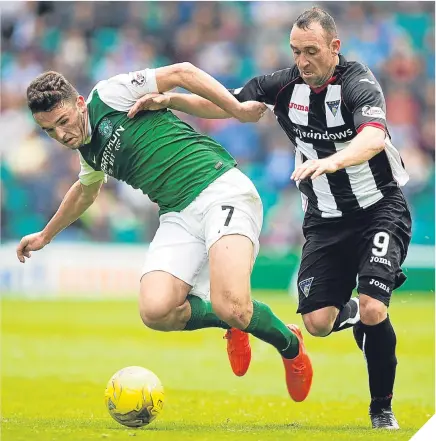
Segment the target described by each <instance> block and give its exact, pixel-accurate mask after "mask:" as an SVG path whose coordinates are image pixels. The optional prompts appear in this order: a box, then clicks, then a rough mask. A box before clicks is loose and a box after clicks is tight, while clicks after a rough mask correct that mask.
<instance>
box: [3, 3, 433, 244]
mask: <svg viewBox="0 0 436 441" xmlns="http://www.w3.org/2000/svg"><path fill="white" fill-rule="evenodd" d="M309 5H311V4H310V3H293V2H285V3H283V2H280V4H275V3H274V2H273V3H271V2H199V3H197V2H127V3H123V2H111V3H108V2H98V3H96V2H7V3H5V4H2V16H1V25H2V26H1V32H2V64H1V74H2V112H1V114H0V130H1V134H2V141H3V142H2V144H1V149H2V150H3V152H4V151H5V150H8V151H11V150H12V151H24V150H22V149H23V148H24V149H26V148H27V147H25V146H26V144H27V145H28V142H29V138H28V137H29V136H31V137H32V136H34V135H30V133H31V131H32V129H31V127H32V121H31V120H29V117H28V115H27V109H26V107H25V101H24V93H23V91H24V90H25V89H26V87H27V86H28V83H29V82H30V78H33V77H35V76H36V75H37V74H39V73H41V72H43V71H44V70H49V69H56V70H60V71H62V72H64V73H65V74H68V76H69V77H70V78H71V81H72V82H73V83H75V84H77V85H78V89H79V91H80V92H81V93H84V92H85V91H88V90H89V88H90V87H91V86H92V85H93V83H95V81H99V80H101V79H104V78H107V77H108V76H110V75H112V74H117V73H121V72H124V71H127V70H136V69H138V68H142V67H143V66H144V65H148V66H151V67H152V66H160V65H165V64H170V63H175V62H180V61H191V62H193V63H195V64H197V65H200V66H202V67H203V68H204V69H205V70H206V71H207V72H208V73H210V74H212V75H214V76H216V77H217V78H219V79H220V81H222V82H224V84H225V85H226V86H228V87H229V88H231V87H237V85H239V84H244V83H245V82H246V81H247V80H248V79H249V78H252V77H253V76H256V75H258V74H259V73H268V72H274V71H276V70H279V69H282V68H284V67H287V66H288V65H289V61H290V60H289V58H290V57H289V41H288V38H287V37H286V35H287V32H288V29H289V25H290V23H291V22H292V21H293V19H295V18H296V16H297V13H298V11H299V10H301V9H302V8H305V7H307V6H309ZM323 6H324V7H325V8H326V9H327V10H328V11H330V12H332V13H333V15H334V16H335V17H337V20H336V22H337V25H338V28H339V31H340V33H341V34H342V35H343V37H344V41H345V43H347V44H346V46H344V47H343V48H342V49H343V53H344V55H345V57H346V58H347V59H349V60H352V59H359V60H361V61H363V62H367V63H368V64H370V65H371V67H372V68H373V70H374V73H375V74H376V76H377V77H378V78H379V79H380V83H381V86H382V88H383V89H384V90H385V91H386V100H387V113H388V118H389V121H390V122H391V127H392V136H393V142H394V144H395V145H397V146H398V147H399V148H400V149H401V154H402V155H403V157H404V160H405V163H406V166H407V167H408V168H410V170H409V171H410V174H411V180H410V182H409V185H408V187H406V189H407V192H408V194H407V195H408V198H409V204H410V205H411V208H412V210H413V215H414V219H415V226H416V228H417V229H420V228H422V229H424V228H428V226H429V225H430V226H431V225H432V223H433V225H434V208H433V209H432V208H431V207H432V206H434V205H432V204H434V197H433V195H432V179H433V176H434V166H433V163H434V148H435V147H434V93H435V92H434V65H435V62H434V4H433V3H431V2H401V3H395V2H348V3H341V4H340V6H338V4H336V3H334V2H325V3H323ZM157 54H162V55H163V56H157ZM357 55H358V56H357ZM138 63H139V65H138ZM189 122H190V124H191V125H193V126H195V128H197V129H199V130H202V131H206V132H208V133H210V134H212V135H213V136H219V137H220V139H221V141H222V142H223V143H224V145H225V147H226V148H227V149H229V150H230V151H232V152H233V153H234V154H235V155H236V157H237V159H238V161H239V162H240V164H241V166H242V168H243V169H244V171H246V172H247V173H248V174H249V175H250V177H251V178H252V179H253V181H254V182H255V184H256V186H257V187H258V189H259V192H260V194H261V196H262V198H263V200H264V205H265V210H266V222H265V226H264V233H263V234H264V235H263V238H262V237H261V240H264V242H265V244H268V245H271V246H273V247H277V248H289V247H292V246H298V245H299V243H300V236H299V219H294V217H295V216H297V217H298V216H299V213H298V212H299V208H298V206H299V204H296V203H293V204H292V206H291V207H290V208H288V207H287V206H286V204H287V203H291V201H293V199H294V196H295V195H297V199H298V194H297V190H296V189H295V187H294V186H293V185H292V184H291V183H290V182H288V184H287V185H286V181H285V179H284V176H285V171H286V170H288V169H289V167H292V165H293V156H292V153H289V152H288V153H287V154H286V155H285V156H283V150H282V149H281V142H282V141H281V138H280V136H281V134H280V130H279V129H278V128H273V127H274V126H275V124H274V118H273V117H272V116H268V117H265V118H264V120H263V121H261V123H259V124H257V125H253V126H251V125H239V126H238V128H239V130H238V133H237V135H238V136H237V137H233V136H231V133H232V131H233V132H234V131H235V126H234V124H233V122H231V121H225V122H222V121H211V122H207V123H206V122H204V121H201V120H198V119H196V118H190V119H189ZM266 135H267V136H266ZM272 135H274V136H272ZM37 138H39V135H37ZM269 139H272V140H273V141H268V140H269ZM32 142H36V141H35V140H33V141H32ZM37 143H38V144H39V143H42V144H44V146H45V147H44V148H47V145H48V143H50V140H48V139H45V138H39V139H38V142H37ZM42 144H41V145H42ZM12 147H13V148H12ZM250 149H251V150H252V151H250ZM37 150H38V151H40V148H38V149H37ZM6 155H7V156H5V153H2V158H3V161H2V177H1V179H2V181H3V182H2V184H3V185H2V187H3V188H6V190H3V191H4V197H3V198H2V208H1V209H2V240H3V241H7V240H12V239H17V238H18V237H20V236H22V235H23V234H25V233H27V232H28V231H29V230H31V229H33V228H29V225H28V223H29V220H28V219H26V217H25V214H24V213H22V214H19V211H17V207H16V206H17V205H18V204H19V203H18V201H21V202H20V203H31V204H33V202H34V201H33V200H32V194H33V193H32V187H31V185H30V184H29V183H28V182H27V181H26V179H25V176H23V174H20V173H18V171H17V170H16V169H15V168H14V166H12V168H11V162H10V161H9V160H7V159H6V158H7V157H9V155H8V154H6ZM38 155H39V154H36V153H35V155H33V154H32V155H30V156H29V158H30V161H33V160H34V161H35V164H36V165H37V164H38V163H39V162H38V161H40V159H38ZM66 155H68V152H60V153H59V154H56V155H50V157H49V158H48V159H47V160H46V161H45V162H44V174H40V175H39V177H38V180H41V182H43V183H42V184H41V185H46V180H47V179H48V182H49V183H50V186H51V187H52V188H59V187H63V186H64V185H66V183H67V182H69V183H70V184H71V182H72V181H73V180H74V175H73V174H71V171H68V170H66V169H65V168H62V167H61V164H63V163H68V162H69V161H67V160H66ZM37 185H39V184H37ZM120 188H121V187H120V186H119V185H117V184H116V183H114V182H110V183H109V185H108V186H107V187H106V189H105V192H106V193H108V194H107V196H106V197H105V200H104V202H103V198H101V202H100V201H97V203H96V204H97V205H96V206H95V210H96V213H93V214H92V215H94V216H99V217H100V218H101V225H100V228H99V229H98V231H96V230H94V229H92V228H91V227H90V225H93V222H86V221H83V222H82V223H80V224H78V225H77V226H76V231H77V234H76V235H75V237H77V238H82V239H86V240H96V239H98V240H121V241H123V240H125V241H136V240H151V238H152V237H153V235H154V232H155V226H154V227H152V228H145V227H144V224H147V222H148V219H150V218H154V214H155V207H154V206H153V204H147V203H144V204H142V205H140V204H137V203H136V202H135V196H134V195H133V194H132V195H131V197H126V195H123V198H122V200H123V204H125V206H124V205H123V206H122V207H121V208H120V205H119V202H118V203H115V202H114V201H115V198H114V196H115V195H119V193H120V191H121V189H120ZM278 189H280V192H279V194H278V195H275V193H274V192H275V191H277V190H278ZM120 199H121V198H118V200H120ZM13 201H17V202H13ZM421 201H424V202H421ZM99 204H101V206H100V205H99ZM35 209H36V208H35ZM121 209H122V210H124V211H123V212H125V213H126V218H127V217H129V218H131V217H132V216H134V217H135V216H136V218H137V219H138V220H139V221H138V222H127V221H126V223H125V225H126V226H125V228H126V231H130V232H129V233H126V232H123V233H120V231H118V229H117V228H115V226H114V223H113V222H111V219H113V218H114V216H116V214H117V213H118V210H121ZM38 210H40V211H39V215H38V216H39V217H40V219H41V221H46V220H47V219H48V218H49V217H50V216H51V215H52V214H53V213H52V210H53V207H51V206H50V204H44V203H41V202H38ZM270 212H271V214H269V213H270ZM429 212H431V213H433V214H431V216H430V218H428V213H429ZM28 213H29V210H27V214H28ZM127 213H130V214H129V215H127ZM278 213H279V214H278ZM21 216H22V217H21ZM90 216H91V214H90ZM278 216H281V217H280V219H279V220H278ZM145 219H147V222H145V221H143V220H145ZM421 219H422V221H421ZM32 222H34V221H32ZM38 222H39V221H38ZM270 222H271V224H270ZM279 224H280V225H282V226H283V228H285V229H288V228H289V229H290V230H289V231H288V232H287V233H286V234H276V233H275V232H274V228H278V225H279ZM152 225H154V224H152ZM274 226H275V227H274ZM123 228H124V227H123ZM280 228H281V227H280ZM431 228H432V227H431ZM293 229H295V230H293ZM97 233H98V234H97ZM272 235H275V236H277V237H278V236H279V237H280V238H279V239H277V238H276V239H274V240H271V237H272ZM426 236H428V235H427V234H424V233H422V234H421V232H420V230H417V231H415V232H414V238H415V240H418V241H420V242H423V243H428V242H426V241H428V239H425V237H426ZM65 238H66V239H67V238H70V237H65Z"/></svg>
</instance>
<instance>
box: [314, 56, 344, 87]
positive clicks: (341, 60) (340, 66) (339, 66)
mask: <svg viewBox="0 0 436 441" xmlns="http://www.w3.org/2000/svg"><path fill="white" fill-rule="evenodd" d="M346 66H347V60H346V59H345V57H344V56H343V55H342V54H341V53H340V54H339V63H338V64H337V65H336V67H335V71H334V72H333V76H332V77H331V78H330V79H329V80H327V81H326V82H325V83H324V84H323V85H322V86H319V87H311V86H309V87H310V89H311V90H312V91H313V92H315V93H320V92H322V91H323V90H324V89H325V88H326V87H327V86H328V85H329V84H331V83H333V81H335V80H336V78H337V77H338V74H340V73H341V72H342V71H343V70H344V69H345V68H346Z"/></svg>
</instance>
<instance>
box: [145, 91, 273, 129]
mask: <svg viewBox="0 0 436 441" xmlns="http://www.w3.org/2000/svg"><path fill="white" fill-rule="evenodd" d="M141 100H142V110H161V109H172V110H178V111H180V112H184V113H188V114H189V115H193V116H197V117H199V118H207V119H226V118H232V115H230V113H227V112H226V111H225V110H223V109H221V107H218V106H217V105H216V104H214V103H212V102H210V101H209V100H206V99H204V98H202V97H201V96H198V95H193V94H188V93H175V92H167V93H165V94H159V93H150V94H147V95H144V96H143V97H142V98H141ZM242 105H243V106H245V107H246V108H248V107H249V106H252V111H253V112H257V115H258V120H259V119H260V118H261V117H262V115H263V114H264V113H265V111H266V110H267V107H266V106H265V105H264V104H262V103H259V102H257V101H247V102H245V103H242ZM253 122H254V121H253Z"/></svg>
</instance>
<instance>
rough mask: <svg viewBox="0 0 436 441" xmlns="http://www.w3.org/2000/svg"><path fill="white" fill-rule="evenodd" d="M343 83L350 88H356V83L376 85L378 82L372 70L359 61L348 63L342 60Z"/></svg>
mask: <svg viewBox="0 0 436 441" xmlns="http://www.w3.org/2000/svg"><path fill="white" fill-rule="evenodd" d="M342 63H343V64H342V65H341V67H342V82H343V83H344V85H346V86H349V87H355V86H356V83H368V84H372V85H374V84H376V83H377V80H376V78H375V76H374V74H373V73H372V72H371V69H370V68H369V67H368V66H367V65H366V64H363V63H360V62H359V61H346V60H345V59H342Z"/></svg>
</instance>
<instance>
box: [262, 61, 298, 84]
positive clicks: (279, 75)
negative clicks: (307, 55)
mask: <svg viewBox="0 0 436 441" xmlns="http://www.w3.org/2000/svg"><path fill="white" fill-rule="evenodd" d="M299 76H300V72H299V71H298V68H297V66H296V65H295V64H294V65H293V66H292V67H287V68H285V69H280V70H276V71H275V72H273V73H272V74H270V75H269V77H270V78H271V79H276V81H277V82H281V83H288V82H291V81H294V80H295V79H297V78H298V77H299Z"/></svg>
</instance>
